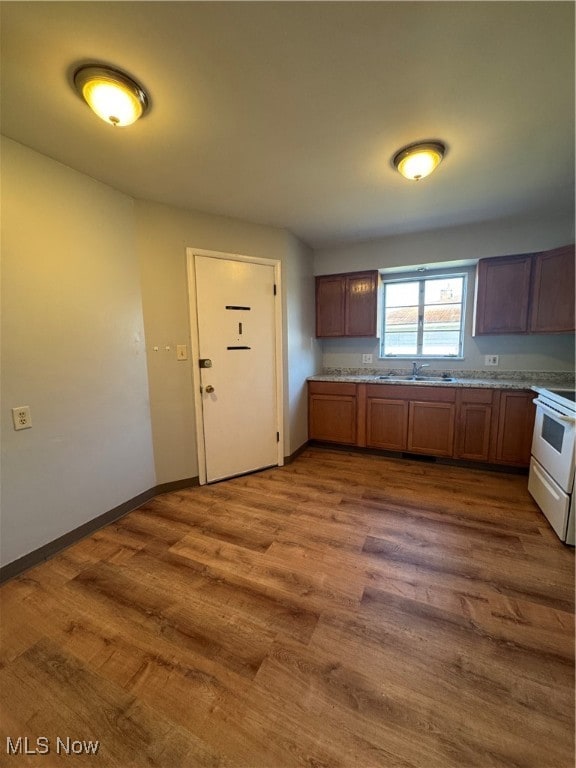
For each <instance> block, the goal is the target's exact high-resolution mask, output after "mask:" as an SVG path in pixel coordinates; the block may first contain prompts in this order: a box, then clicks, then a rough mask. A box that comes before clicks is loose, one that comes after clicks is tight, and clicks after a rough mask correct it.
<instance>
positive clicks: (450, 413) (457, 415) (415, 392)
mask: <svg viewBox="0 0 576 768" xmlns="http://www.w3.org/2000/svg"><path fill="white" fill-rule="evenodd" d="M534 396H535V395H534V393H533V392H531V391H527V390H497V389H491V388H485V387H482V388H480V387H477V388H476V387H430V386H426V387H424V386H418V385H396V384H395V385H389V386H387V385H385V384H358V385H356V384H351V383H337V382H309V437H310V439H311V440H321V441H325V442H331V443H340V444H342V445H356V446H359V447H363V446H367V447H369V448H378V449H382V450H387V451H399V452H407V453H418V454H425V455H428V456H439V457H444V458H457V459H464V460H466V461H482V462H487V463H494V464H504V465H508V466H516V467H527V466H528V465H529V464H530V450H531V445H532V431H533V428H534V415H535V408H534V405H533V403H532V401H533V399H534Z"/></svg>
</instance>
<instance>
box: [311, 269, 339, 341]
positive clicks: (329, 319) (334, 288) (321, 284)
mask: <svg viewBox="0 0 576 768" xmlns="http://www.w3.org/2000/svg"><path fill="white" fill-rule="evenodd" d="M345 293H346V282H345V281H344V280H343V279H342V276H341V275H334V276H331V275H327V276H325V277H317V278H316V336H344V328H345V325H344V323H345V319H344V312H345V308H346V302H345Z"/></svg>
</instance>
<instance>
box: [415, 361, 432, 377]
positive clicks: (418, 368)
mask: <svg viewBox="0 0 576 768" xmlns="http://www.w3.org/2000/svg"><path fill="white" fill-rule="evenodd" d="M422 368H430V363H422V365H418V363H417V362H416V361H415V360H412V376H418V374H419V373H420V371H421V370H422Z"/></svg>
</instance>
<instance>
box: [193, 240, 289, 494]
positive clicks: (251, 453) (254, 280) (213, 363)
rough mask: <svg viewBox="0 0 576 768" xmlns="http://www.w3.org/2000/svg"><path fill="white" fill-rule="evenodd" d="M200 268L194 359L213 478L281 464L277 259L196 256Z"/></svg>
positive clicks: (196, 267) (206, 455) (207, 462)
mask: <svg viewBox="0 0 576 768" xmlns="http://www.w3.org/2000/svg"><path fill="white" fill-rule="evenodd" d="M194 270H195V282H196V313H197V322H198V357H199V358H200V360H197V361H195V364H196V365H199V366H200V367H199V371H200V391H201V411H202V422H203V424H202V426H203V438H204V460H205V465H206V480H207V482H211V481H214V480H221V479H222V478H225V477H232V476H234V475H240V474H243V473H244V472H250V471H253V470H256V469H261V468H263V467H269V466H273V465H277V464H278V463H279V459H278V457H279V450H278V449H279V445H278V441H279V426H278V422H279V419H278V403H277V397H278V387H277V360H276V357H277V354H278V353H279V350H277V348H276V347H277V344H276V339H277V334H276V305H275V303H276V301H277V300H279V297H278V299H277V297H276V295H275V292H276V289H275V267H274V265H273V264H262V263H253V262H249V261H236V260H232V259H225V258H215V257H211V256H202V255H198V254H195V256H194ZM201 361H203V362H201ZM206 361H209V362H206ZM203 366H209V367H203ZM199 454H200V459H201V451H199Z"/></svg>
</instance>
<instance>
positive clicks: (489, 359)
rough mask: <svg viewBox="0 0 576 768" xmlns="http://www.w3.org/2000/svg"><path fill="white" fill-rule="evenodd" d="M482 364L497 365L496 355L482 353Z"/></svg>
mask: <svg viewBox="0 0 576 768" xmlns="http://www.w3.org/2000/svg"><path fill="white" fill-rule="evenodd" d="M484 365H498V355H484Z"/></svg>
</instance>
